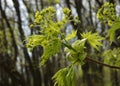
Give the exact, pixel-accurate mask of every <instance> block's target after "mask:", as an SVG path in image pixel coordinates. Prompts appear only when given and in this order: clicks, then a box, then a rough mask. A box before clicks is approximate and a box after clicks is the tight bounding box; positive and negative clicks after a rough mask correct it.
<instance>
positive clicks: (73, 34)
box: [65, 30, 77, 41]
mask: <svg viewBox="0 0 120 86" xmlns="http://www.w3.org/2000/svg"><path fill="white" fill-rule="evenodd" d="M76 33H77V31H74V30H72V33H71V34H68V35H67V36H66V38H65V40H67V41H68V40H70V39H73V38H74V37H76Z"/></svg>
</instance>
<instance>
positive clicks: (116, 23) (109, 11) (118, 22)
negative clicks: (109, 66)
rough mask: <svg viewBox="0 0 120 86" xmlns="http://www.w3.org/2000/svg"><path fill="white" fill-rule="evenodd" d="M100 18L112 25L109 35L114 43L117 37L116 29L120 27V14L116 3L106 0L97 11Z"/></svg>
mask: <svg viewBox="0 0 120 86" xmlns="http://www.w3.org/2000/svg"><path fill="white" fill-rule="evenodd" d="M97 17H98V19H99V20H101V21H103V22H108V25H109V26H110V27H111V28H110V29H109V30H108V35H107V36H109V37H110V42H111V43H112V42H113V40H114V38H115V32H116V30H118V29H120V16H117V15H116V12H115V4H112V3H109V2H106V3H105V4H104V5H103V6H102V7H101V8H100V9H99V10H98V13H97Z"/></svg>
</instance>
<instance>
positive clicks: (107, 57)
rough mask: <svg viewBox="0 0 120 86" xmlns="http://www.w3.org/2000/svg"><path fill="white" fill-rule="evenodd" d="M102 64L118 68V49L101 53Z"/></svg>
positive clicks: (119, 51) (119, 57)
mask: <svg viewBox="0 0 120 86" xmlns="http://www.w3.org/2000/svg"><path fill="white" fill-rule="evenodd" d="M103 57H104V62H105V63H107V64H110V65H114V66H120V48H114V49H113V50H107V51H105V52H104V53H103Z"/></svg>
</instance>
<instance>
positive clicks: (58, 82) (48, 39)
mask: <svg viewBox="0 0 120 86" xmlns="http://www.w3.org/2000/svg"><path fill="white" fill-rule="evenodd" d="M113 8H114V5H113V4H110V3H108V2H107V3H106V4H105V5H103V6H102V8H101V9H100V10H99V11H98V14H97V16H98V18H99V19H100V20H101V21H104V22H106V21H108V22H111V23H108V24H109V26H112V28H111V29H109V30H108V36H110V41H113V39H114V36H115V31H116V30H118V28H119V26H120V25H119V21H118V20H117V19H116V18H117V16H116V15H115V10H114V9H113ZM63 13H64V18H63V19H62V20H61V21H56V11H55V9H54V8H53V7H48V8H45V9H43V10H42V11H40V12H39V11H38V12H36V14H35V20H34V22H33V24H31V27H32V28H33V27H36V26H37V27H40V28H41V30H40V33H41V34H39V35H32V36H30V37H28V38H27V39H26V41H27V44H26V46H27V47H28V48H30V49H31V50H32V49H33V48H34V47H35V46H42V47H43V49H44V52H43V55H42V58H41V62H40V63H41V65H45V63H46V62H47V60H48V59H49V58H50V57H52V56H54V55H55V54H57V53H58V52H59V51H60V49H61V47H63V48H64V52H66V59H67V60H68V61H69V62H70V64H69V66H68V67H66V68H63V69H60V70H59V71H58V72H57V73H56V74H55V75H54V76H53V79H54V80H55V84H54V85H55V86H76V74H75V72H76V71H75V69H74V67H75V66H79V65H83V64H84V60H85V58H86V56H87V52H86V51H85V49H86V48H87V46H86V45H85V43H86V42H87V43H89V44H90V46H91V47H93V48H95V49H97V50H98V49H99V47H100V46H102V43H101V41H102V40H103V39H104V38H103V37H101V36H100V35H99V34H98V33H92V32H86V33H82V34H81V36H82V39H79V40H76V41H74V42H73V43H72V44H70V43H69V40H71V39H73V38H75V37H76V33H77V31H74V30H73V31H72V33H71V34H68V35H67V36H65V33H63V32H62V31H61V30H62V29H63V28H64V26H65V25H66V24H67V23H69V22H70V21H73V22H75V23H80V21H79V20H78V17H75V18H74V17H73V16H72V15H70V10H69V9H68V8H64V9H63ZM110 13H111V15H110ZM116 51H117V50H113V51H109V53H111V55H112V54H113V55H112V56H115V55H118V54H117V52H116ZM114 53H115V54H114ZM107 54H108V53H105V54H103V56H104V57H106V58H108V57H107ZM112 56H111V57H110V58H109V60H111V59H112ZM117 60H118V59H117ZM106 61H108V60H105V62H106ZM118 61H119V60H118ZM110 64H113V63H110Z"/></svg>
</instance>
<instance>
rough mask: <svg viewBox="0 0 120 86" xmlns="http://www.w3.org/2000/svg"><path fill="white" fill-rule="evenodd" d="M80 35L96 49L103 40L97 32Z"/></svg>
mask: <svg viewBox="0 0 120 86" xmlns="http://www.w3.org/2000/svg"><path fill="white" fill-rule="evenodd" d="M81 36H82V37H83V38H86V39H87V41H88V43H89V44H90V45H91V46H92V47H93V48H96V49H97V50H98V46H102V43H101V42H100V41H101V40H103V39H104V38H103V37H101V36H99V35H98V33H91V32H87V33H83V34H81Z"/></svg>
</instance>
